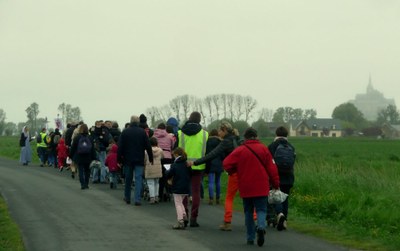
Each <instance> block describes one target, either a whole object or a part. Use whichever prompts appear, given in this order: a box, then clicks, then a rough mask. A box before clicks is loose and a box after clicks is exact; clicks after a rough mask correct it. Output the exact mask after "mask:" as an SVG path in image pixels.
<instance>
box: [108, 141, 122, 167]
mask: <svg viewBox="0 0 400 251" xmlns="http://www.w3.org/2000/svg"><path fill="white" fill-rule="evenodd" d="M117 152H118V146H117V145H116V144H113V145H112V146H111V149H110V152H109V153H108V155H107V158H106V162H105V165H106V166H108V170H110V172H118V171H119V169H120V168H119V166H118V160H117Z"/></svg>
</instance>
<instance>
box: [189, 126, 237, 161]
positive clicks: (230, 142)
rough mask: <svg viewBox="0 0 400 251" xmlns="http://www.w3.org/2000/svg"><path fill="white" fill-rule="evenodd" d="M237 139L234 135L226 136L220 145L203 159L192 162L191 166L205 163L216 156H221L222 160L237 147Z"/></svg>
mask: <svg viewBox="0 0 400 251" xmlns="http://www.w3.org/2000/svg"><path fill="white" fill-rule="evenodd" d="M238 144H239V140H238V137H237V136H236V135H234V134H227V135H226V136H225V137H224V139H223V140H222V141H221V143H220V144H219V145H218V146H217V147H215V148H214V150H212V151H211V152H210V153H207V154H206V155H205V156H204V157H203V158H200V159H197V160H196V161H194V162H193V165H195V166H198V165H201V164H204V163H206V162H207V161H210V160H212V159H214V158H216V157H218V156H221V155H223V158H225V157H226V156H228V155H229V154H230V153H231V152H233V150H234V149H235V148H236V147H237V146H238Z"/></svg>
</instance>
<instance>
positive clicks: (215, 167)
mask: <svg viewBox="0 0 400 251" xmlns="http://www.w3.org/2000/svg"><path fill="white" fill-rule="evenodd" d="M220 143H221V139H220V138H219V137H216V136H210V137H208V140H207V149H206V155H207V154H208V153H210V152H212V150H214V149H215V148H216V147H217V146H218V145H219V144H220ZM224 157H225V155H224V153H221V154H220V155H218V156H216V157H215V158H213V159H211V160H209V161H207V162H206V173H222V171H224V169H223V168H222V161H223V159H224Z"/></svg>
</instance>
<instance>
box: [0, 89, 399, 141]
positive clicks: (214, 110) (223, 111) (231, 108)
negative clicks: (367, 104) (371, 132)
mask: <svg viewBox="0 0 400 251" xmlns="http://www.w3.org/2000/svg"><path fill="white" fill-rule="evenodd" d="M256 108H257V101H256V100H255V99H254V98H252V97H251V96H242V95H235V94H215V95H210V96H206V97H205V98H203V99H201V98H198V97H195V96H190V95H181V96H177V97H175V98H173V99H171V100H170V101H169V102H168V104H167V105H163V106H159V107H155V106H153V107H150V108H148V109H146V111H145V114H146V115H147V117H148V118H149V125H150V126H151V127H156V126H157V125H158V124H159V123H160V122H165V121H166V120H167V119H168V118H169V117H175V118H177V119H178V121H180V123H181V124H183V123H184V122H185V121H186V120H187V118H188V117H189V115H190V113H191V112H192V111H199V112H200V113H201V114H202V119H203V121H202V124H203V125H205V126H208V127H210V126H212V125H213V124H214V123H215V122H218V121H221V120H223V119H224V120H229V121H231V122H232V123H234V124H235V126H236V127H245V126H248V125H249V123H250V122H251V121H254V122H253V123H252V124H251V125H252V126H253V127H255V128H257V129H259V130H261V129H262V130H264V129H265V128H267V125H266V123H267V122H275V123H287V122H289V121H291V120H307V119H311V118H316V117H317V111H316V110H315V109H305V110H303V109H301V108H292V107H288V106H286V107H279V108H278V109H276V110H275V111H273V110H272V109H268V108H261V110H258V111H257V110H256ZM57 110H58V112H59V113H60V115H61V118H60V119H62V122H63V124H64V125H66V124H67V123H69V122H72V121H80V120H83V119H82V117H81V110H80V108H79V107H73V106H72V105H70V104H66V103H61V104H60V105H59V106H58V108H57ZM25 112H26V116H27V121H26V122H20V123H18V124H15V123H13V122H6V113H5V112H4V110H3V109H0V135H13V134H15V133H19V132H20V131H21V130H22V127H23V126H24V125H28V126H30V128H31V130H32V131H39V130H40V128H42V127H43V126H45V125H46V124H47V123H48V122H49V121H48V120H47V117H44V118H43V117H39V113H40V111H39V104H37V103H36V102H34V103H32V104H31V105H30V106H29V107H27V108H26V110H25ZM332 118H336V119H340V120H341V121H342V128H344V129H345V130H346V132H347V134H348V135H351V134H353V132H354V131H362V130H364V129H371V128H374V127H376V128H378V127H380V126H382V124H384V123H389V124H394V125H398V124H400V114H399V111H398V110H397V108H396V106H394V105H389V106H388V107H387V108H385V109H382V110H380V111H379V112H378V119H377V120H376V121H367V120H366V119H365V118H364V115H363V114H362V112H361V111H360V110H358V109H357V108H356V107H355V106H354V104H352V103H343V104H340V105H338V106H337V107H335V108H334V110H333V112H332Z"/></svg>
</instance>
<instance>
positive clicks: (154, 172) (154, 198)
mask: <svg viewBox="0 0 400 251" xmlns="http://www.w3.org/2000/svg"><path fill="white" fill-rule="evenodd" d="M149 141H150V145H151V149H152V152H153V165H152V164H151V163H150V161H149V160H148V158H146V166H145V168H144V177H145V179H146V183H147V186H148V188H149V194H150V204H155V203H158V200H159V198H158V190H159V182H158V180H159V179H160V178H161V177H162V167H161V159H162V158H164V153H163V150H162V149H161V148H160V147H158V141H157V139H156V138H155V137H151V138H150V139H149Z"/></svg>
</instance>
